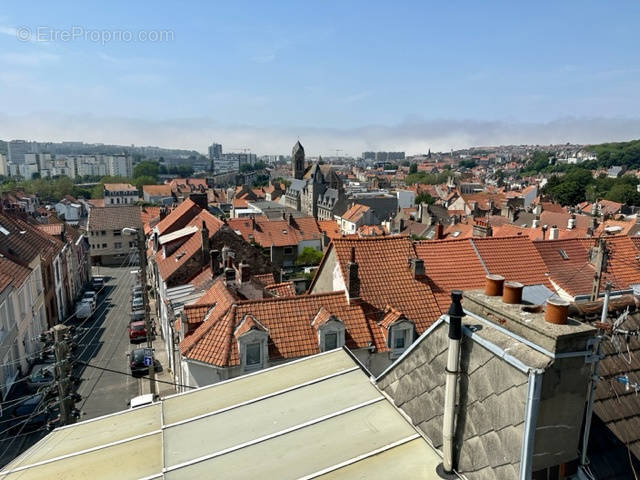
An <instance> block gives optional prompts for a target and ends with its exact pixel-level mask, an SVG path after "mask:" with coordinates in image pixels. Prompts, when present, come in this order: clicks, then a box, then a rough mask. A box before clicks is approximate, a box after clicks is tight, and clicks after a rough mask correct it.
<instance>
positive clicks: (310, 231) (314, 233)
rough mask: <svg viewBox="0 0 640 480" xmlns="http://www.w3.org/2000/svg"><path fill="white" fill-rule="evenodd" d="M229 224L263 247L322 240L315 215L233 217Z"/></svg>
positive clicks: (245, 237) (248, 239) (246, 239)
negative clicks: (273, 217)
mask: <svg viewBox="0 0 640 480" xmlns="http://www.w3.org/2000/svg"><path fill="white" fill-rule="evenodd" d="M228 225H229V227H231V228H232V229H233V230H234V231H236V232H239V233H240V235H241V236H242V238H244V240H245V241H247V242H252V241H253V242H255V243H257V244H258V245H260V246H261V247H265V248H266V247H271V246H274V247H285V246H293V245H298V244H299V243H301V242H303V241H309V240H321V238H322V235H321V233H320V230H319V229H318V225H317V224H316V221H315V219H314V218H313V217H298V218H294V219H292V221H291V223H290V222H289V221H287V220H269V219H268V218H267V217H255V218H231V219H229V220H228Z"/></svg>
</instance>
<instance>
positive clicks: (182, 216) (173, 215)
mask: <svg viewBox="0 0 640 480" xmlns="http://www.w3.org/2000/svg"><path fill="white" fill-rule="evenodd" d="M201 210H202V209H201V208H200V207H199V206H198V205H196V204H195V203H194V202H193V200H191V199H190V198H187V199H186V200H185V201H183V202H182V203H181V204H180V205H178V206H177V207H176V208H174V209H173V210H172V211H171V212H169V214H167V216H166V217H164V218H163V219H162V220H161V221H160V222H159V223H158V224H157V225H156V226H155V229H156V230H157V232H158V234H159V235H164V234H165V233H171V232H174V231H176V230H180V229H181V228H183V227H185V226H186V225H187V224H188V223H189V222H190V221H191V219H192V218H193V217H195V216H196V215H197V214H198V213H200V211H201Z"/></svg>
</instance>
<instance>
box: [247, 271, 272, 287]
mask: <svg viewBox="0 0 640 480" xmlns="http://www.w3.org/2000/svg"><path fill="white" fill-rule="evenodd" d="M251 279H252V280H255V281H256V282H257V283H259V284H260V285H271V284H273V282H274V278H273V273H261V274H258V275H252V276H251Z"/></svg>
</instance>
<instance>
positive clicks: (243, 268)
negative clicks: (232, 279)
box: [238, 261, 251, 283]
mask: <svg viewBox="0 0 640 480" xmlns="http://www.w3.org/2000/svg"><path fill="white" fill-rule="evenodd" d="M238 268H239V270H240V283H247V282H248V281H249V279H250V278H251V267H250V266H249V264H248V263H246V262H244V261H242V262H240V265H239V267H238Z"/></svg>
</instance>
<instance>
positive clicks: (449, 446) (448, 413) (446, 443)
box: [442, 290, 464, 473]
mask: <svg viewBox="0 0 640 480" xmlns="http://www.w3.org/2000/svg"><path fill="white" fill-rule="evenodd" d="M461 300H462V292H461V291H460V290H454V291H452V292H451V305H450V306H449V311H448V312H447V313H448V315H449V349H448V350H449V352H448V358H447V368H446V371H445V372H446V384H445V393H444V424H443V427H442V453H443V459H442V467H443V470H444V471H445V473H452V472H453V468H454V467H453V440H454V432H455V408H456V393H457V392H456V391H457V387H458V369H459V367H460V340H461V339H462V317H463V316H464V311H463V310H462V303H461Z"/></svg>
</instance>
